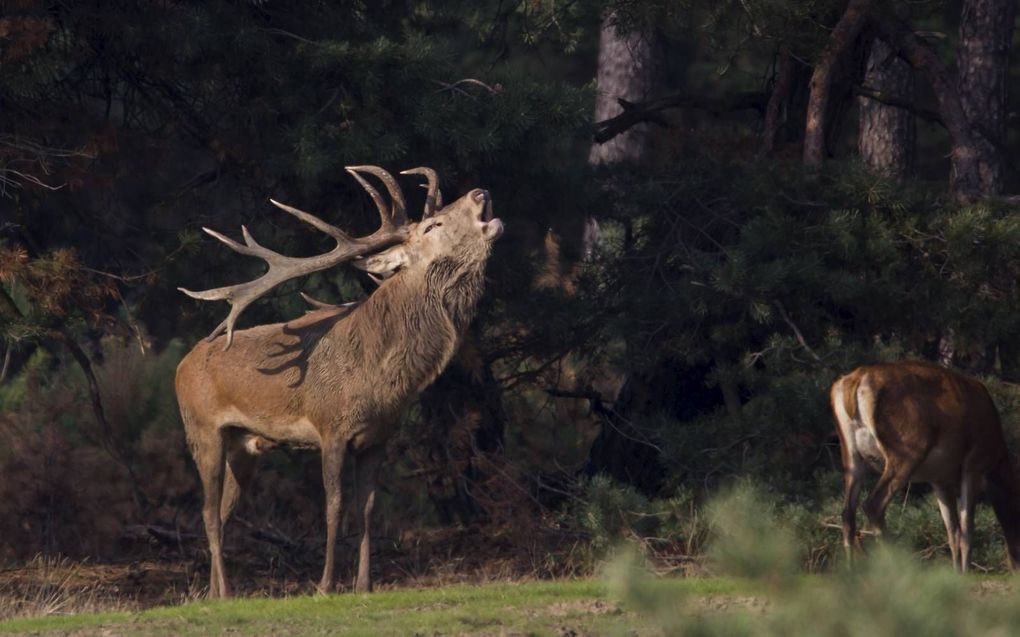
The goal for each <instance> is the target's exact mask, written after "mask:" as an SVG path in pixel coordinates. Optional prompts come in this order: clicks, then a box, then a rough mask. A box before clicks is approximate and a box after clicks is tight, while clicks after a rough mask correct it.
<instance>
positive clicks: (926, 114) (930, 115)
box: [853, 84, 946, 127]
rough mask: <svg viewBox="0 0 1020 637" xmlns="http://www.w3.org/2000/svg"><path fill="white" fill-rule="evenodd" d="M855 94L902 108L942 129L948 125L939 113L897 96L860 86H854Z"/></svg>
mask: <svg viewBox="0 0 1020 637" xmlns="http://www.w3.org/2000/svg"><path fill="white" fill-rule="evenodd" d="M853 92H854V95H860V96H862V97H867V98H868V99H873V100H875V101H876V102H881V103H882V104H885V105H886V106H895V107H896V108H902V109H903V110H905V111H908V112H910V113H912V114H914V115H916V116H917V117H920V118H921V119H923V120H926V121H929V122H931V123H933V124H938V125H940V126H942V127H945V125H946V123H945V122H944V121H943V120H942V115H940V114H939V113H938V111H933V110H931V109H928V108H921V107H920V106H916V105H915V104H913V103H912V102H910V101H908V100H904V99H900V98H898V97H896V96H895V95H889V94H888V93H885V92H882V91H879V90H877V89H873V88H870V87H867V86H861V85H860V84H855V85H854V87H853Z"/></svg>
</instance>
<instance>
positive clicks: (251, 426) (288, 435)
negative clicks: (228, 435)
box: [217, 407, 322, 448]
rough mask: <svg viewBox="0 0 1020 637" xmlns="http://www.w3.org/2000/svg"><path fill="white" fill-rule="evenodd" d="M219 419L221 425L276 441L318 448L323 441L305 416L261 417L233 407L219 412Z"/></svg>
mask: <svg viewBox="0 0 1020 637" xmlns="http://www.w3.org/2000/svg"><path fill="white" fill-rule="evenodd" d="M217 420H218V422H219V423H220V426H221V427H240V428H242V429H246V430H248V431H250V432H251V433H253V434H256V435H259V436H262V437H263V438H266V439H268V440H270V441H272V442H274V443H284V444H288V445H293V446H297V447H316V448H318V447H320V446H321V443H322V439H321V437H320V436H319V431H318V429H316V428H315V426H314V425H313V424H312V422H311V421H310V420H308V419H307V418H304V417H297V418H288V417H276V418H268V417H260V416H259V415H258V414H251V413H245V412H243V411H241V410H239V409H237V408H234V407H231V408H230V409H224V410H223V411H221V412H220V413H219V414H217Z"/></svg>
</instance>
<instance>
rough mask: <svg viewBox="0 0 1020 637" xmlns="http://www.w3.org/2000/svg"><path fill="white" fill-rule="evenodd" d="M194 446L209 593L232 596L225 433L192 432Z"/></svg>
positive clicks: (217, 595) (211, 430) (215, 595)
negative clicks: (223, 510)
mask: <svg viewBox="0 0 1020 637" xmlns="http://www.w3.org/2000/svg"><path fill="white" fill-rule="evenodd" d="M191 446H192V455H193V456H194V458H195V465H196V466H197V467H198V475H199V477H200V478H201V479H202V520H203V521H204V522H205V534H206V537H207V538H208V540H209V557H210V562H209V597H230V587H229V585H228V584H227V575H226V569H225V567H224V564H223V544H222V542H223V525H222V522H221V520H220V503H221V501H222V499H223V478H224V471H225V468H226V462H225V460H226V459H225V445H224V440H223V435H222V434H221V432H220V431H219V430H215V429H211V428H210V430H209V431H206V432H204V435H202V436H200V437H199V436H192V438H191Z"/></svg>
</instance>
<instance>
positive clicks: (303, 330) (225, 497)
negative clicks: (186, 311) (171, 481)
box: [176, 166, 503, 597]
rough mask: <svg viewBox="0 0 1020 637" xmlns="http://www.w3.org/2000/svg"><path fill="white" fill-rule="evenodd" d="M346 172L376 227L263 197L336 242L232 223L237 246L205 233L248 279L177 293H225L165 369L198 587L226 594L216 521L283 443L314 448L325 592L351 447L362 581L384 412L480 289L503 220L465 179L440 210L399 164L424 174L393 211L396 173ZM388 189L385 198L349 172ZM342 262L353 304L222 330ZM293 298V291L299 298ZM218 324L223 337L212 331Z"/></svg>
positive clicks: (440, 348)
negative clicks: (414, 202) (203, 541)
mask: <svg viewBox="0 0 1020 637" xmlns="http://www.w3.org/2000/svg"><path fill="white" fill-rule="evenodd" d="M347 171H348V172H349V173H350V174H351V175H353V177H354V178H355V179H356V180H357V181H358V183H360V184H361V186H362V187H363V188H364V189H365V191H366V192H367V193H368V194H369V196H370V197H371V198H372V200H373V201H374V202H375V205H376V207H377V208H378V209H379V214H380V216H381V217H382V225H381V226H380V228H379V229H378V230H377V231H376V232H374V233H373V234H371V235H368V236H365V237H357V238H356V237H351V236H349V235H348V234H347V233H345V232H344V231H343V230H340V229H339V228H336V227H334V226H332V225H330V224H328V223H326V222H324V221H322V220H321V219H319V218H318V217H315V216H313V215H311V214H309V213H307V212H302V211H300V210H297V209H295V208H291V207H290V206H285V205H283V204H280V203H277V202H275V201H273V204H274V205H276V206H277V207H279V208H281V209H282V210H284V211H285V212H288V213H290V214H292V215H294V216H295V217H297V218H298V219H300V220H301V221H304V222H306V223H308V224H310V225H312V226H314V227H315V228H316V229H318V230H320V231H322V232H324V233H326V234H328V235H330V236H331V237H332V238H334V239H335V240H336V247H334V248H333V249H332V250H331V251H329V252H327V253H323V254H320V255H317V256H312V257H302V258H297V257H287V256H284V255H281V254H279V253H276V252H273V251H272V250H269V249H268V248H265V247H263V246H261V245H259V244H258V243H257V242H256V241H255V239H253V238H252V236H251V235H250V234H249V233H248V230H247V228H244V227H242V229H241V230H242V233H243V235H244V244H243V245H242V244H240V243H237V242H235V241H233V240H231V239H229V238H227V237H225V236H223V235H221V234H219V233H218V232H215V231H213V230H208V229H205V231H206V232H207V233H209V234H210V235H212V236H213V237H216V238H217V239H219V240H220V241H222V242H223V243H225V244H227V246H229V247H230V248H231V249H232V250H234V251H236V252H239V253H241V254H244V255H248V256H255V257H259V258H261V259H263V260H265V261H266V263H268V264H269V269H268V271H267V272H266V273H265V274H263V275H262V276H261V277H260V278H258V279H255V280H254V281H250V282H247V283H241V284H238V285H232V286H228V287H223V288H218V289H214V290H207V291H204V292H191V291H188V290H184V289H182V290H181V291H182V292H184V293H185V294H188V295H189V296H192V297H194V298H197V299H201V300H205V301H211V300H226V301H228V302H229V303H230V304H231V306H232V307H231V310H230V313H229V315H228V316H227V318H226V319H225V320H224V321H223V322H222V323H220V325H219V326H218V327H217V328H216V329H215V330H214V331H213V333H212V334H211V335H210V336H209V338H207V339H206V340H205V341H204V342H201V343H199V344H198V345H196V346H195V348H194V349H193V350H191V352H190V353H189V354H188V355H187V356H185V357H184V360H182V361H181V364H180V366H179V367H178V368H177V382H176V385H177V401H178V403H179V404H180V409H181V417H182V419H183V421H184V428H185V431H186V433H187V439H188V444H189V446H190V448H191V453H192V456H193V457H194V459H195V463H196V465H197V466H198V471H199V474H200V475H201V479H202V489H203V500H204V506H203V509H202V516H203V519H204V522H205V528H206V535H207V536H208V540H209V552H210V554H211V565H210V573H209V594H210V596H212V597H216V596H219V597H227V596H229V595H230V588H229V586H228V584H227V576H226V572H225V570H224V563H223V553H222V547H221V545H222V541H223V526H224V524H226V522H227V520H228V519H229V517H230V513H231V510H232V509H233V508H234V505H235V504H236V503H237V499H238V496H239V495H240V492H241V490H242V489H243V488H244V486H245V484H246V483H247V482H249V481H250V479H251V477H252V473H253V471H254V468H255V459H256V456H257V455H258V454H259V453H260V452H261V451H262V450H263V449H265V448H267V447H271V446H275V445H276V444H279V443H286V444H291V445H295V446H302V447H312V448H315V447H318V448H319V449H320V450H321V453H322V479H323V484H324V487H325V494H326V563H325V566H324V567H323V570H322V579H321V581H320V582H319V590H320V591H321V592H327V591H330V590H332V588H333V584H334V577H333V568H334V567H333V564H334V550H335V544H336V538H337V528H338V525H339V523H340V514H341V506H342V502H341V499H342V497H343V496H342V493H343V489H341V477H342V475H343V467H344V463H345V462H346V461H347V460H348V458H349V457H350V456H353V457H354V458H355V463H356V465H355V479H356V488H355V493H354V497H355V503H356V507H357V508H356V511H357V512H358V515H359V516H360V522H361V523H362V536H361V546H360V553H359V562H358V575H357V581H356V584H355V588H356V590H357V591H359V592H365V591H368V590H370V589H371V579H370V575H369V553H370V546H369V544H370V541H371V537H370V536H371V533H370V524H369V523H370V516H371V513H372V506H373V501H374V499H375V488H376V475H377V472H378V469H379V466H380V464H381V463H382V461H383V458H384V456H385V450H384V447H385V444H386V441H387V439H388V438H389V437H390V436H391V435H392V434H393V432H394V430H395V428H396V425H397V419H398V418H399V416H400V415H401V413H402V412H403V411H404V410H405V408H406V407H407V406H408V404H409V403H410V402H411V401H413V400H414V399H415V397H416V396H417V395H418V393H419V392H421V390H422V389H423V388H425V387H426V386H427V385H429V384H430V383H431V382H432V381H433V380H434V379H435V378H436V376H438V375H439V373H440V372H441V371H442V370H443V368H444V367H446V365H447V363H448V362H449V361H450V358H451V357H452V356H453V354H454V352H455V351H456V349H457V344H458V341H459V339H460V336H461V334H462V333H463V332H464V330H465V328H466V327H467V324H468V322H469V321H470V320H471V318H472V316H473V314H474V311H475V306H476V304H477V301H478V299H479V297H480V296H481V293H482V285H483V277H484V269H485V263H486V261H487V260H488V257H489V253H490V250H491V247H492V244H493V242H494V241H495V240H496V239H497V238H498V237H499V236H500V235H501V234H502V232H503V224H502V222H500V220H499V219H493V218H492V202H491V198H490V196H489V193H488V192H487V191H485V190H477V189H476V190H472V191H471V192H469V193H468V194H466V195H464V196H463V197H461V198H460V199H458V200H457V201H455V202H453V203H452V204H450V205H449V206H446V207H443V205H442V195H441V193H440V192H439V189H438V181H437V176H436V173H435V171H434V170H432V169H430V168H416V169H413V170H408V171H405V173H404V174H418V175H424V176H425V177H426V178H427V180H428V194H427V196H426V202H425V213H424V216H423V217H422V220H421V221H420V222H418V223H410V222H409V221H408V219H407V213H406V210H405V203H404V197H403V195H402V193H401V190H400V186H399V185H398V184H397V182H396V180H395V179H394V178H393V177H392V176H391V175H390V174H389V173H387V172H386V171H384V170H383V169H381V168H378V167H376V166H352V167H349V168H347ZM362 173H364V174H369V175H374V176H375V177H377V178H378V179H380V180H381V182H382V183H383V184H384V185H385V187H386V189H387V190H388V191H389V194H390V199H391V206H390V207H389V209H387V206H386V205H385V202H384V200H383V198H382V196H380V194H379V192H378V191H377V190H376V189H375V188H373V187H372V186H371V185H370V184H369V183H368V182H367V181H366V180H365V179H364V178H363V177H362V176H361V174H362ZM344 262H352V263H353V265H355V266H357V267H358V268H360V269H362V270H365V271H367V272H369V273H370V274H373V275H375V276H376V277H378V278H377V281H378V282H379V283H380V285H379V287H378V289H376V290H375V292H374V293H373V294H372V295H371V296H369V297H368V298H367V299H366V300H364V301H362V302H360V303H350V304H346V305H341V306H330V305H325V304H322V303H317V302H314V301H313V300H311V299H308V300H309V301H310V302H311V303H312V304H313V305H315V306H316V307H318V308H319V309H317V310H315V311H312V312H309V313H308V314H306V315H305V316H303V317H301V318H298V319H295V320H293V321H290V322H288V323H279V324H274V325H262V326H258V327H253V328H250V329H246V330H242V331H238V332H236V333H235V332H234V322H235V321H236V320H237V317H238V315H240V314H241V312H242V311H244V309H245V308H246V307H247V306H248V305H250V304H251V303H252V302H253V301H255V300H256V299H257V298H259V297H261V296H263V295H264V294H266V293H267V292H269V291H270V290H271V289H273V288H274V287H275V286H277V285H279V284H280V283H283V282H284V281H287V280H289V279H293V278H295V277H298V276H301V275H305V274H310V273H312V272H318V271H320V270H325V269H326V268H330V267H332V266H335V265H338V264H341V263H344ZM306 298H307V297H306ZM224 332H225V335H224Z"/></svg>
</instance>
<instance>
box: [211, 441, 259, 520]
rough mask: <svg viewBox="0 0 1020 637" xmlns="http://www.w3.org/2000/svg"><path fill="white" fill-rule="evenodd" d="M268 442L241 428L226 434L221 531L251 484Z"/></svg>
mask: <svg viewBox="0 0 1020 637" xmlns="http://www.w3.org/2000/svg"><path fill="white" fill-rule="evenodd" d="M266 444H267V443H263V439H262V438H261V437H259V436H254V435H252V434H249V433H247V432H245V431H244V430H240V429H238V430H235V431H232V432H230V433H229V434H227V435H226V458H227V464H226V472H225V473H224V476H223V498H222V500H221V501H220V526H221V531H222V528H223V527H226V525H227V520H229V519H230V514H231V513H233V511H234V507H235V506H237V502H238V500H239V499H240V498H241V493H243V492H244V490H245V489H247V488H248V485H250V484H251V479H252V477H253V476H254V475H255V467H256V466H257V465H258V458H259V454H261V453H262V451H263V450H264V447H265V446H266Z"/></svg>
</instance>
